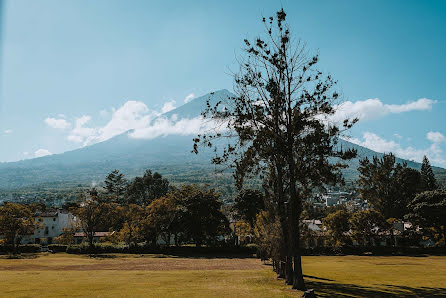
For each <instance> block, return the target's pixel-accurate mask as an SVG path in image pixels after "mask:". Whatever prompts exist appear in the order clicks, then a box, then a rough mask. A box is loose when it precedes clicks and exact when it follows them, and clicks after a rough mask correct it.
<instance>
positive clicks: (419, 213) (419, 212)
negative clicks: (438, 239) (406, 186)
mask: <svg viewBox="0 0 446 298" xmlns="http://www.w3.org/2000/svg"><path fill="white" fill-rule="evenodd" d="M409 210H411V212H410V213H409V214H408V215H407V216H406V219H408V220H410V221H411V222H412V224H414V225H419V226H421V227H423V228H434V229H435V230H437V231H438V232H439V233H440V234H443V240H444V244H445V246H446V190H433V191H425V192H422V193H420V194H418V195H417V196H416V197H415V199H413V201H412V202H410V204H409Z"/></svg>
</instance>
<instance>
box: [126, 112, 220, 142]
mask: <svg viewBox="0 0 446 298" xmlns="http://www.w3.org/2000/svg"><path fill="white" fill-rule="evenodd" d="M175 116H177V115H173V117H172V118H170V119H167V118H165V117H161V118H157V119H155V121H154V122H153V123H151V124H150V125H149V126H147V127H144V128H140V129H135V130H134V131H133V132H131V133H130V137H132V138H135V139H153V138H156V137H159V136H167V135H172V134H173V135H190V134H198V133H200V132H203V131H207V130H210V129H213V128H215V125H214V124H213V122H212V121H205V120H204V119H203V118H202V117H201V116H199V117H195V118H192V119H188V118H182V119H180V120H177V117H175Z"/></svg>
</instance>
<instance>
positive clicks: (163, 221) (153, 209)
mask: <svg viewBox="0 0 446 298" xmlns="http://www.w3.org/2000/svg"><path fill="white" fill-rule="evenodd" d="M178 213H179V208H178V204H177V200H176V198H175V197H174V196H172V195H167V196H165V197H161V198H159V199H156V200H153V201H152V202H151V203H150V204H149V206H147V209H146V214H147V216H146V218H145V219H144V221H143V225H144V226H145V228H144V229H143V230H144V231H145V232H146V233H147V235H146V238H147V239H151V241H152V243H153V245H156V241H157V239H158V237H159V236H161V238H162V239H163V240H164V243H165V244H166V245H170V239H171V236H172V234H174V235H175V238H176V229H175V228H176V226H175V224H176V221H177V219H178V216H179V214H178Z"/></svg>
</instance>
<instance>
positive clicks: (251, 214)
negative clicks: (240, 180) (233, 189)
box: [232, 189, 265, 228]
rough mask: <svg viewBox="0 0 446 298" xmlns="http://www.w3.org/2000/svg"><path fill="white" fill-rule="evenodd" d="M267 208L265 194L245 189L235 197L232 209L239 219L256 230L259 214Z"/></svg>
mask: <svg viewBox="0 0 446 298" xmlns="http://www.w3.org/2000/svg"><path fill="white" fill-rule="evenodd" d="M264 208H265V205H264V198H263V194H262V193H261V192H260V191H258V190H254V189H244V190H242V191H240V192H239V193H238V195H237V197H235V203H234V206H233V207H232V209H233V210H234V211H235V212H236V214H237V216H238V218H240V219H243V220H245V221H247V222H248V223H249V225H250V226H251V228H254V223H255V221H256V216H257V214H258V213H259V212H260V211H262V210H263V209H264Z"/></svg>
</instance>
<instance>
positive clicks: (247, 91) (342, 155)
mask: <svg viewBox="0 0 446 298" xmlns="http://www.w3.org/2000/svg"><path fill="white" fill-rule="evenodd" d="M263 23H264V25H265V29H266V32H265V36H264V38H262V37H259V38H256V39H255V40H253V41H249V40H245V48H244V52H245V56H244V57H243V58H241V59H240V72H239V73H238V74H236V75H235V92H236V96H235V97H232V98H229V99H228V100H227V101H224V102H219V103H217V104H216V105H214V106H211V105H210V103H209V102H208V108H207V110H206V111H205V112H204V113H203V115H204V116H205V117H206V118H207V119H212V120H213V121H215V122H216V123H217V124H216V128H222V126H221V125H223V127H225V129H220V130H219V131H218V132H217V133H215V134H214V133H210V134H204V135H199V136H198V137H197V138H196V139H195V146H194V151H195V152H198V144H202V145H204V146H208V147H213V144H214V140H215V139H218V138H221V137H229V138H232V140H234V142H230V144H229V145H228V146H227V147H226V148H225V149H224V150H223V153H222V154H218V155H217V156H216V157H215V158H214V159H213V162H214V163H215V164H221V163H228V164H230V165H232V166H233V167H234V168H235V173H234V177H235V179H236V184H237V187H238V188H239V189H241V188H242V186H243V183H244V180H245V179H246V178H248V177H253V176H257V175H260V177H262V178H264V182H265V191H269V192H270V194H271V195H270V197H271V198H274V205H276V207H275V208H274V210H275V211H276V212H277V216H278V218H279V222H280V225H281V229H282V236H283V239H282V241H281V243H282V244H283V245H286V246H287V249H286V250H287V254H286V260H283V261H285V262H286V264H287V265H286V266H287V271H286V272H287V274H286V278H287V283H289V284H293V288H296V289H305V284H304V280H303V274H302V269H301V257H300V250H299V246H300V244H299V235H300V232H299V222H300V215H301V212H302V201H303V200H304V199H305V198H306V197H307V196H308V195H309V193H310V191H311V190H312V189H313V188H315V187H323V186H324V185H327V184H334V183H337V182H341V180H342V179H341V172H340V169H342V168H343V167H344V163H343V162H342V161H343V160H347V159H350V158H352V157H354V156H355V154H356V152H354V151H352V150H348V151H343V150H342V148H339V146H337V141H338V137H339V136H340V135H341V133H342V132H343V131H344V130H346V129H349V128H350V127H351V126H352V125H353V124H354V123H355V122H356V121H357V119H353V120H349V119H345V120H344V121H343V122H341V123H337V122H335V121H333V117H332V116H333V114H334V113H335V106H336V104H338V103H339V93H338V92H337V91H336V90H335V85H336V81H335V80H334V79H333V78H332V77H331V76H330V75H327V76H325V75H323V74H322V72H320V71H318V70H317V69H316V67H315V66H316V64H317V62H318V59H319V58H318V56H317V55H315V56H310V55H308V54H307V51H306V49H305V46H304V44H303V43H302V42H300V41H297V42H294V40H293V38H292V36H291V33H290V30H289V27H288V25H287V23H286V14H285V12H284V11H283V9H282V10H280V11H278V12H277V14H276V17H270V18H268V19H266V18H263ZM216 152H218V151H216ZM333 161H334V162H333Z"/></svg>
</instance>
